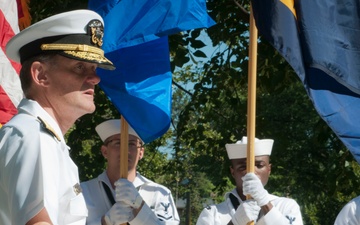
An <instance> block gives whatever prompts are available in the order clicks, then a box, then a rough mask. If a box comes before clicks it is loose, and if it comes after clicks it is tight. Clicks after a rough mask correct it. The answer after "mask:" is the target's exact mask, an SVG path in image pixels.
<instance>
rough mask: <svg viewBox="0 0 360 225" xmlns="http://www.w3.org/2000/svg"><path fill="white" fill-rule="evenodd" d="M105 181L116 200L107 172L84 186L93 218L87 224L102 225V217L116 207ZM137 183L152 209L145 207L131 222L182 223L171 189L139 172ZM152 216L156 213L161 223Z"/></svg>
mask: <svg viewBox="0 0 360 225" xmlns="http://www.w3.org/2000/svg"><path fill="white" fill-rule="evenodd" d="M103 182H104V183H105V185H106V186H107V187H108V188H109V190H110V192H111V194H112V197H114V196H115V190H114V189H113V188H112V186H111V184H110V181H109V178H108V176H107V175H106V172H105V171H104V172H103V173H102V174H100V175H99V176H98V177H97V178H94V179H91V180H89V181H86V182H82V183H81V188H82V190H83V194H84V197H85V201H86V205H87V207H88V211H89V216H88V218H87V220H86V224H87V225H100V224H101V217H102V216H103V215H105V214H106V212H107V211H108V210H109V209H110V208H111V207H112V204H111V202H110V199H109V198H108V196H107V193H106V190H105V189H104V186H103ZM133 184H134V186H135V187H136V189H138V190H139V194H140V195H141V197H142V198H143V200H144V201H145V203H146V204H147V205H148V206H149V207H150V209H151V210H146V208H147V207H143V208H142V209H141V210H140V212H139V213H138V215H137V216H136V217H135V218H134V219H133V220H132V221H131V223H130V224H131V225H145V224H146V225H151V224H168V225H172V224H174V225H178V224H179V223H180V219H179V215H178V212H177V209H176V206H175V203H174V200H173V197H172V195H171V192H170V190H169V189H168V188H166V187H165V186H163V185H160V184H157V183H155V182H153V181H151V180H149V179H147V178H145V177H143V176H141V175H140V174H139V173H137V174H136V178H135V180H134V182H133ZM151 214H155V216H156V217H157V219H158V220H156V221H155V220H153V219H152V218H156V217H154V216H152V218H151V217H150V216H151Z"/></svg>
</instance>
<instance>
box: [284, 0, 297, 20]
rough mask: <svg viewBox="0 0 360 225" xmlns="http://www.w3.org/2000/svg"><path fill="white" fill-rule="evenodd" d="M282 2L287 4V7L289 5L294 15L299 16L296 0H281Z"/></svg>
mask: <svg viewBox="0 0 360 225" xmlns="http://www.w3.org/2000/svg"><path fill="white" fill-rule="evenodd" d="M280 2H282V3H283V4H284V5H286V7H288V9H289V10H290V11H291V12H292V14H293V15H294V17H295V18H297V17H296V11H295V6H294V0H280Z"/></svg>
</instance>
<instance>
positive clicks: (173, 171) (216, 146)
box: [30, 0, 360, 225]
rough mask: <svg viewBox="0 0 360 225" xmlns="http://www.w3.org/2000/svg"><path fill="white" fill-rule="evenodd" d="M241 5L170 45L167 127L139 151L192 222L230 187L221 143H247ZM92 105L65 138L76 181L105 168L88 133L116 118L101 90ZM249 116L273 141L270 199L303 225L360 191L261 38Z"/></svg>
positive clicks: (355, 175)
mask: <svg viewBox="0 0 360 225" xmlns="http://www.w3.org/2000/svg"><path fill="white" fill-rule="evenodd" d="M248 3H249V1H242V2H241V5H240V1H236V0H234V1H230V0H209V1H208V2H207V7H208V9H209V14H210V15H211V17H212V18H213V19H215V20H216V22H217V24H216V25H215V26H213V27H211V28H209V29H207V30H199V29H198V30H193V31H188V32H182V33H180V34H176V35H172V36H170V37H169V41H170V42H169V43H170V50H171V60H172V61H171V65H172V71H173V72H174V75H173V87H174V94H173V112H172V113H173V115H172V126H171V129H170V130H169V132H168V133H167V134H165V135H164V136H163V137H161V138H159V139H157V140H155V141H154V142H152V143H149V144H148V145H147V146H146V157H145V159H144V160H143V161H142V162H141V164H140V169H139V171H140V172H141V173H143V174H144V175H146V176H148V177H149V178H150V179H153V180H155V181H157V182H159V183H162V184H164V185H166V186H168V187H169V188H170V189H171V190H172V192H173V193H174V194H175V196H176V197H178V198H186V196H187V193H189V191H190V198H191V209H192V213H191V221H192V222H193V223H194V222H195V221H196V219H197V217H198V215H199V213H200V210H201V209H202V207H203V206H204V205H203V204H206V202H207V201H208V200H209V199H210V200H212V201H214V202H220V201H222V200H223V196H224V193H225V192H226V191H228V190H230V189H231V188H233V183H232V182H233V180H232V178H231V175H230V173H229V160H228V159H227V155H226V151H225V144H226V143H233V142H235V141H236V140H238V139H240V138H241V137H242V136H245V135H246V119H247V118H246V117H247V115H246V114H247V72H248V71H247V67H248V65H247V63H248V57H247V56H248V18H249V14H248V11H249V5H248ZM86 5H87V1H86V0H81V1H80V0H78V1H69V0H52V1H40V0H32V1H31V2H30V6H31V13H32V16H33V19H34V21H36V20H39V19H41V18H44V17H47V16H48V15H52V14H55V13H58V12H61V11H66V10H70V9H75V8H86ZM202 35H208V36H209V38H210V40H211V44H210V45H211V47H213V49H214V52H213V54H211V57H210V58H206V57H205V56H206V54H205V52H204V48H205V47H206V45H209V43H204V42H203V41H202V40H201V36H202ZM219 46H221V48H220V47H219ZM187 87H190V88H187ZM95 102H96V105H97V110H96V112H95V113H94V114H92V115H86V116H84V117H82V118H80V119H79V120H78V121H77V122H76V124H75V126H74V127H73V128H72V129H71V130H70V131H69V133H68V134H67V139H68V140H67V142H68V145H69V146H70V147H71V149H72V151H71V156H72V158H73V159H74V161H75V162H76V164H77V165H78V167H79V171H80V178H81V180H86V179H89V178H92V177H94V176H97V175H98V174H99V173H100V172H101V171H102V170H103V168H104V160H103V158H102V156H101V154H100V144H101V142H100V139H99V138H98V137H97V135H96V133H95V130H94V128H95V126H96V125H97V124H98V123H100V122H102V121H103V120H105V119H106V118H120V115H119V113H118V112H117V110H116V109H115V108H114V107H113V106H112V104H111V102H110V101H109V100H108V99H107V98H106V96H105V95H104V93H103V92H102V91H101V90H100V89H99V88H97V89H96V96H95ZM256 110H257V111H256V113H257V114H256V115H257V117H256V136H257V137H258V138H273V139H274V140H275V143H274V148H273V153H272V156H271V160H272V163H273V166H272V175H271V178H270V180H269V183H268V185H267V189H268V190H269V192H272V193H275V194H278V195H281V196H288V197H291V198H294V199H296V200H297V202H298V203H299V205H300V206H301V210H302V213H303V219H304V222H305V224H314V225H316V224H333V222H334V220H335V217H336V215H337V213H338V212H339V211H340V209H341V207H342V206H343V205H344V204H345V203H346V202H347V201H349V200H350V199H351V198H353V197H355V196H356V195H357V193H359V191H360V190H359V189H360V187H359V186H360V185H359V180H360V179H359V178H360V168H359V165H358V164H357V163H356V162H355V161H354V159H353V157H352V155H351V154H350V152H349V151H348V150H347V149H346V148H345V147H344V146H343V144H342V143H341V142H340V141H339V139H338V138H337V137H336V136H335V135H334V133H333V132H332V131H331V130H330V129H329V128H328V126H327V125H326V124H325V122H324V121H323V120H322V119H321V118H320V117H319V116H318V114H317V113H316V111H315V110H314V107H313V105H312V103H311V102H310V101H309V98H308V96H307V95H306V92H305V90H304V88H303V86H302V84H301V82H300V81H299V79H298V78H297V76H296V75H295V73H294V72H293V70H292V69H291V68H290V66H289V65H288V64H287V63H286V61H285V60H284V59H283V58H282V57H281V56H280V55H279V54H278V53H277V52H276V51H275V50H274V49H273V48H272V47H271V46H270V45H269V44H267V43H266V42H265V41H264V40H262V38H261V35H260V37H259V46H258V82H257V108H256ZM164 148H165V149H166V150H167V151H166V152H164V151H163V150H162V149H164ZM184 221H185V215H183V216H182V224H183V223H184Z"/></svg>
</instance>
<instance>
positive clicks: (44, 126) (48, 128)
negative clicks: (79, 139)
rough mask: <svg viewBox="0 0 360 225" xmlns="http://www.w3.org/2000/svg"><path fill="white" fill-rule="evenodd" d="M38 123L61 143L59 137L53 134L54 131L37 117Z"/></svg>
mask: <svg viewBox="0 0 360 225" xmlns="http://www.w3.org/2000/svg"><path fill="white" fill-rule="evenodd" d="M37 118H38V120H39V121H40V124H41V126H42V127H43V128H44V129H45V130H46V131H47V132H48V133H49V134H51V135H52V136H53V137H54V138H56V140H58V141H61V139H60V137H59V136H58V135H57V134H56V133H55V131H54V129H53V128H52V127H51V126H50V125H49V124H48V123H46V122H45V120H43V119H41V118H40V117H39V116H38V117H37Z"/></svg>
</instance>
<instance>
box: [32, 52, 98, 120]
mask: <svg viewBox="0 0 360 225" xmlns="http://www.w3.org/2000/svg"><path fill="white" fill-rule="evenodd" d="M96 68H97V65H96V64H94V63H88V62H83V61H78V60H74V59H69V58H66V57H63V56H60V55H56V56H54V58H53V59H52V60H51V61H49V62H45V63H42V62H34V63H33V65H32V69H33V71H36V72H34V75H33V76H34V77H36V79H35V81H36V82H35V81H34V82H35V83H36V84H37V87H38V88H39V89H41V90H42V91H43V95H44V96H45V98H46V100H47V102H49V103H51V106H52V108H53V111H54V113H55V114H56V113H57V114H59V115H67V116H68V117H70V116H71V119H73V118H72V117H74V118H76V119H77V118H78V117H80V116H82V115H84V114H87V113H92V112H94V110H95V104H94V87H95V85H96V84H98V83H99V82H100V78H99V77H98V76H97V74H96Z"/></svg>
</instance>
